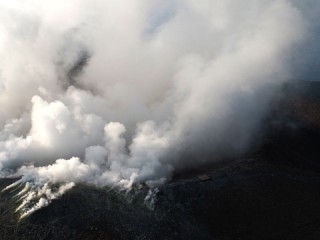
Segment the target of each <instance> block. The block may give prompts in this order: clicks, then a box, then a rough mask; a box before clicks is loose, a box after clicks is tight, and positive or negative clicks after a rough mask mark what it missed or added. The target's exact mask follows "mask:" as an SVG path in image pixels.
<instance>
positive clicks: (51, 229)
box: [0, 88, 320, 240]
mask: <svg viewBox="0 0 320 240" xmlns="http://www.w3.org/2000/svg"><path fill="white" fill-rule="evenodd" d="M310 89H311V90H312V91H314V89H315V88H310ZM310 89H309V90H310ZM309 90H308V91H309ZM286 91H287V90H286ZM290 91H291V90H290ZM286 94H288V95H290V98H285V99H286V100H285V101H284V100H282V102H281V104H279V105H277V108H275V110H274V112H273V114H272V116H271V117H270V119H269V120H268V121H267V122H268V125H267V126H265V128H266V131H265V132H266V133H265V135H264V137H263V139H264V140H263V142H262V143H261V144H259V146H260V147H259V148H257V149H256V150H254V151H252V153H250V154H248V156H247V157H245V158H242V159H236V160H234V161H232V162H229V163H228V164H227V165H224V166H220V167H219V168H216V169H213V170H210V171H207V172H206V175H205V176H202V177H200V178H199V177H198V176H190V175H188V176H189V177H185V178H183V177H182V178H179V179H176V180H174V181H172V182H171V183H168V184H166V185H164V186H162V187H161V188H160V192H159V193H158V195H157V203H156V206H155V209H154V210H150V209H149V208H148V207H147V205H146V204H145V203H144V201H143V198H144V196H145V195H146V193H147V190H146V189H142V190H141V191H140V192H139V193H137V194H135V195H134V194H133V193H130V194H125V193H119V192H117V191H115V190H110V189H107V188H105V189H96V188H94V187H90V186H76V187H75V188H74V189H72V190H71V191H69V192H68V193H66V194H65V195H64V196H63V197H62V198H61V199H58V200H55V201H54V202H53V203H52V204H51V205H50V206H49V207H46V208H43V209H41V210H40V211H38V212H36V213H35V214H33V215H32V216H30V217H29V218H27V219H24V220H22V221H21V222H18V221H17V216H16V215H15V214H14V209H15V207H16V204H15V203H14V201H13V200H12V196H13V195H14V193H15V192H7V193H1V196H0V213H1V215H0V239H5V240H6V239H19V240H20V239H57V240H58V239H168V240H169V239H218V240H227V239H230V240H234V239H252V240H263V239H265V240H272V239H274V240H281V239H284V240H293V239H296V240H300V239H304V240H311V239H315V240H319V239H320V159H319V154H318V152H319V149H320V131H319V130H318V129H319V128H318V126H320V122H319V121H318V120H317V119H319V116H320V114H319V111H318V107H317V106H319V100H317V98H314V97H312V98H311V97H309V96H308V92H307V91H304V92H303V94H302V93H297V92H295V93H294V94H293V93H292V91H291V92H286ZM310 106H312V107H310ZM12 181H13V180H10V179H2V180H1V181H0V188H3V187H5V186H7V185H8V184H9V183H11V182H12Z"/></svg>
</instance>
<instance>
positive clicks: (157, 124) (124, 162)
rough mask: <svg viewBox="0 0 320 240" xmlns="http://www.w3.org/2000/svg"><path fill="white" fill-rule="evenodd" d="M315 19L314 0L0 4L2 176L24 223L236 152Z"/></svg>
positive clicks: (18, 0)
mask: <svg viewBox="0 0 320 240" xmlns="http://www.w3.org/2000/svg"><path fill="white" fill-rule="evenodd" d="M310 9H313V11H310ZM319 12H320V10H319V3H318V1H317V0H315V1H313V0H308V1H305V2H304V3H303V4H301V3H299V2H297V1H294V0H272V1H270V0H259V1H257V0H243V1H241V2H239V1H237V0H202V1H194V0H170V1H169V0H151V1H150V0H138V1H129V0H118V1H112V0H90V1H89V0H70V1H62V0H56V1H49V0H11V1H4V0H0V56H1V57H0V129H1V131H0V175H1V176H3V177H4V176H22V179H21V180H20V182H19V184H22V185H23V186H26V188H25V189H24V191H23V192H22V193H21V196H20V195H19V196H20V197H22V198H21V200H22V204H21V207H20V208H19V209H22V210H23V211H22V216H26V215H29V214H30V213H32V212H33V211H34V210H37V209H38V208H40V207H42V206H45V205H47V204H49V203H50V201H51V200H52V199H54V198H56V197H58V196H60V195H61V194H63V192H65V190H67V189H70V188H71V187H72V186H73V184H76V183H89V184H94V185H97V186H106V185H109V186H117V187H121V188H127V189H130V188H131V187H132V186H133V184H139V183H146V184H147V185H149V186H151V187H152V186H155V185H157V184H160V183H163V182H165V181H166V180H167V179H169V178H170V176H171V175H172V174H173V173H174V171H175V170H178V169H181V168H184V167H188V166H197V165H200V164H203V163H205V162H208V161H217V160H219V159H222V158H224V157H229V156H232V155H237V154H240V153H243V152H244V151H245V150H246V149H247V147H248V146H249V144H250V142H251V141H252V136H253V135H254V134H255V133H256V131H257V129H258V127H259V123H260V120H261V119H262V117H263V114H264V113H265V112H266V110H267V106H268V102H269V100H270V98H271V96H272V93H273V91H274V89H276V88H277V87H279V86H280V85H281V84H282V83H283V82H284V81H286V80H288V79H290V78H292V77H293V76H292V75H293V74H295V73H294V71H293V69H292V65H290V63H292V62H294V61H293V59H294V58H297V57H301V56H299V55H298V54H299V53H301V52H302V51H301V52H299V51H298V50H297V49H302V47H303V46H304V43H306V42H307V41H309V42H310V41H311V40H310V39H311V37H310V36H311V35H312V34H311V32H312V31H313V29H315V27H314V25H316V24H315V23H314V22H313V21H312V19H313V18H311V17H310V16H317V14H318V13H319ZM317 29H319V28H317ZM314 42H315V41H314ZM26 183H28V184H29V185H24V184H26ZM55 184H62V185H61V187H60V188H59V187H58V188H55V190H51V189H52V186H54V185H55ZM64 184H67V185H64ZM70 184H71V185H70ZM30 202H33V203H34V204H32V205H30V204H29V203H30Z"/></svg>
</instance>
